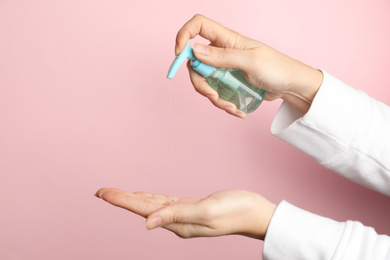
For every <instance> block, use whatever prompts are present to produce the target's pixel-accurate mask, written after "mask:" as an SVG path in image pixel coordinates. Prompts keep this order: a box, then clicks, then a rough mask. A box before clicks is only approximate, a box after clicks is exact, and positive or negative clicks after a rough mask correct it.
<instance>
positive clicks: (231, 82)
mask: <svg viewBox="0 0 390 260" xmlns="http://www.w3.org/2000/svg"><path fill="white" fill-rule="evenodd" d="M186 59H190V60H191V66H192V67H193V69H194V70H195V71H197V72H198V73H199V74H201V75H202V76H203V77H205V78H206V81H207V83H208V84H209V85H210V86H211V87H212V88H213V89H214V90H215V91H217V92H218V95H219V97H220V98H222V99H225V100H227V101H229V102H231V103H233V104H235V105H236V107H237V108H238V109H240V110H241V111H243V112H245V113H251V112H253V111H255V110H256V108H258V107H259V106H260V104H261V102H263V100H264V97H265V94H266V91H265V90H263V89H260V88H257V87H255V86H252V85H251V84H250V83H249V82H248V81H247V80H246V79H245V77H244V75H243V74H242V72H241V71H239V70H234V69H222V68H216V67H213V66H210V65H207V64H204V63H202V62H200V61H199V60H198V59H197V58H196V57H195V55H194V53H193V51H192V48H191V47H190V46H189V43H187V46H186V47H185V48H184V50H183V52H182V53H180V54H179V55H178V56H176V58H175V59H174V61H173V62H172V64H171V67H170V68H169V71H168V75H167V78H168V79H171V78H173V77H174V76H175V74H176V72H177V70H178V69H179V67H180V65H181V64H182V63H183V62H184V61H185V60H186Z"/></svg>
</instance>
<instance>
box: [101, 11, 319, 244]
mask: <svg viewBox="0 0 390 260" xmlns="http://www.w3.org/2000/svg"><path fill="white" fill-rule="evenodd" d="M197 35H200V36H201V37H203V38H205V39H207V40H209V41H210V45H201V44H195V45H194V48H193V49H194V54H195V56H196V57H197V58H198V59H199V60H200V61H202V62H204V63H206V64H209V65H212V66H216V67H221V68H230V69H239V70H241V71H242V73H243V74H244V76H245V77H246V79H247V80H248V81H249V82H250V83H251V84H252V85H254V86H256V87H259V88H262V89H264V90H266V91H267V94H266V96H265V99H266V100H268V101H272V100H275V99H278V98H281V99H283V100H284V101H286V102H288V103H289V104H290V105H292V106H293V107H294V108H295V109H296V110H298V111H299V112H301V113H302V115H304V114H305V113H306V112H307V111H308V110H309V108H310V105H311V103H312V101H313V99H314V97H315V95H316V93H317V91H318V89H319V87H320V85H321V83H322V78H323V75H322V73H321V71H319V70H317V69H314V68H312V67H310V66H308V65H306V64H304V63H302V62H300V61H297V60H295V59H293V58H290V57H288V56H287V55H285V54H283V53H281V52H279V51H277V50H275V49H273V48H271V47H269V46H268V45H266V44H264V43H261V42H259V41H256V40H253V39H250V38H247V37H245V36H243V35H241V34H239V33H237V32H235V31H232V30H230V29H228V28H226V27H224V26H222V25H221V24H219V23H217V22H215V21H213V20H210V19H208V18H206V17H204V16H202V15H195V16H194V17H193V18H192V19H191V20H189V21H188V22H187V23H186V24H184V26H183V27H182V28H181V29H180V30H179V32H178V33H177V37H176V46H175V54H176V55H178V54H180V53H181V52H182V51H183V49H184V47H185V46H186V44H187V42H188V40H189V39H192V38H194V37H195V36H197ZM187 67H188V70H189V73H190V78H191V82H192V84H193V86H194V88H195V90H196V91H197V92H199V93H200V94H201V95H203V96H205V97H207V98H208V99H209V100H210V101H211V102H212V103H213V104H214V105H215V106H216V107H218V108H220V109H223V110H225V111H226V112H227V113H229V114H231V115H234V116H236V117H239V118H242V119H244V118H245V117H246V115H245V113H244V112H242V111H240V110H238V109H237V108H236V106H235V105H234V104H232V103H230V102H227V101H225V100H223V99H221V98H219V97H218V93H217V92H216V91H214V90H213V89H212V88H211V87H210V86H209V85H208V84H207V82H206V80H205V78H204V77H202V76H201V75H199V74H198V73H197V72H195V71H194V70H193V69H192V67H191V66H190V65H189V64H188V65H187ZM96 196H97V197H100V198H102V199H103V200H105V201H107V202H109V203H111V204H113V205H115V206H118V207H121V208H124V209H127V210H129V211H131V212H134V213H135V214H138V215H140V216H142V217H144V218H146V228H147V229H154V228H157V227H163V228H165V229H167V230H170V231H172V232H174V233H175V234H177V235H178V236H179V237H182V238H192V237H212V236H223V235H232V234H239V235H245V236H248V237H251V238H256V239H264V238H265V236H266V233H267V229H268V226H269V223H270V221H271V219H272V216H273V214H274V212H275V210H276V205H275V204H274V203H272V202H270V201H268V200H267V199H265V198H264V197H262V196H261V195H259V194H257V193H253V192H249V191H245V190H226V191H218V192H215V193H213V194H211V195H210V196H208V197H207V198H204V199H180V198H177V197H174V196H167V195H162V194H153V193H146V192H134V193H130V192H125V191H121V190H118V189H113V188H102V189H100V190H98V191H97V193H96Z"/></svg>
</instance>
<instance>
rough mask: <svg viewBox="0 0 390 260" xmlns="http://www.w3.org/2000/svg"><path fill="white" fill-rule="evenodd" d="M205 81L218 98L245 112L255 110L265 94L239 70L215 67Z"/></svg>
mask: <svg viewBox="0 0 390 260" xmlns="http://www.w3.org/2000/svg"><path fill="white" fill-rule="evenodd" d="M206 81H207V83H208V84H209V85H210V86H211V87H212V88H213V89H214V90H215V91H217V92H218V94H219V97H220V98H222V99H224V100H227V101H229V102H231V103H233V104H235V105H236V107H237V108H238V109H240V110H241V111H243V112H245V113H251V112H253V111H255V110H256V108H258V107H259V106H260V104H261V102H263V100H264V97H265V94H266V91H265V90H263V89H260V88H257V87H254V86H252V85H251V84H250V83H249V82H248V81H247V80H246V79H245V77H244V75H242V73H241V71H239V70H231V69H220V68H215V70H214V72H213V73H212V74H211V75H210V76H208V77H207V78H206Z"/></svg>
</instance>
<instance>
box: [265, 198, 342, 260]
mask: <svg viewBox="0 0 390 260" xmlns="http://www.w3.org/2000/svg"><path fill="white" fill-rule="evenodd" d="M343 225H344V224H343V223H339V222H336V221H334V220H331V219H328V218H324V217H321V216H318V215H315V214H312V213H310V212H307V211H304V210H302V209H299V208H297V207H295V206H293V205H291V204H289V203H288V202H286V201H282V202H281V203H280V204H279V206H278V207H277V209H276V211H275V213H274V215H273V217H272V220H271V223H270V225H269V227H268V231H267V235H266V237H265V240H264V248H263V258H264V259H266V260H270V259H291V260H293V259H332V254H333V253H334V252H335V251H336V248H337V244H338V242H339V239H340V237H341V236H342V230H343Z"/></svg>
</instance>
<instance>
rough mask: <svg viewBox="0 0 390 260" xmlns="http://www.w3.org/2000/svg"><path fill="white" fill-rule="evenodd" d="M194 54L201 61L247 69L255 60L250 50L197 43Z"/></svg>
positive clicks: (225, 66) (227, 67)
mask: <svg viewBox="0 0 390 260" xmlns="http://www.w3.org/2000/svg"><path fill="white" fill-rule="evenodd" d="M193 50H194V54H195V56H196V58H197V59H199V60H200V61H201V62H203V63H205V64H208V65H211V66H214V67H219V68H226V69H239V70H242V71H244V70H246V69H247V66H248V64H251V61H252V60H253V57H252V56H253V53H252V52H251V51H250V50H243V49H236V48H221V47H214V46H211V45H203V44H195V45H194V48H193Z"/></svg>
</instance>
